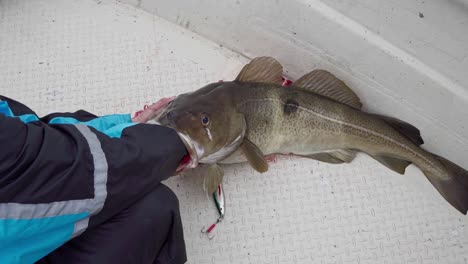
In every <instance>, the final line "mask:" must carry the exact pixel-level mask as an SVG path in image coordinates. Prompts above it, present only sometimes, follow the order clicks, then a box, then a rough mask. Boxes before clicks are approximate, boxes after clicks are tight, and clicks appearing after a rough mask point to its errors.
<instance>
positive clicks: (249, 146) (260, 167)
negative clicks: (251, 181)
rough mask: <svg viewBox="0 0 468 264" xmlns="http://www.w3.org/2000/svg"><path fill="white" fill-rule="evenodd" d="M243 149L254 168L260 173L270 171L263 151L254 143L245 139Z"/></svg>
mask: <svg viewBox="0 0 468 264" xmlns="http://www.w3.org/2000/svg"><path fill="white" fill-rule="evenodd" d="M241 149H242V152H244V155H245V157H246V158H247V161H248V162H249V164H250V166H252V168H254V169H255V170H256V171H258V172H260V173H263V172H266V171H268V162H267V161H266V159H265V157H264V155H263V153H262V151H261V150H260V149H259V148H258V147H257V146H256V145H255V144H254V143H252V142H251V141H250V140H248V139H247V138H245V139H244V142H243V143H242V145H241Z"/></svg>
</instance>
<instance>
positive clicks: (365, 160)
mask: <svg viewBox="0 0 468 264" xmlns="http://www.w3.org/2000/svg"><path fill="white" fill-rule="evenodd" d="M265 55H268V54H265ZM245 62H246V59H245V58H242V57H241V56H239V55H237V54H235V53H231V52H230V51H228V50H225V49H224V48H223V47H221V46H220V45H218V44H216V43H212V42H209V41H207V40H205V39H203V38H201V37H199V36H197V35H194V34H193V33H190V32H188V31H186V30H185V29H183V28H181V27H179V26H176V25H172V24H170V23H168V22H165V21H163V20H161V19H159V18H155V17H153V16H151V15H149V14H147V13H145V12H143V11H139V10H136V9H134V8H131V7H129V6H126V5H123V4H120V3H116V2H112V1H88V0H85V1H71V0H67V1H62V0H60V1H59V0H55V1H54V0H47V1H46V0H44V1H26V0H24V1H4V0H0V94H3V95H6V96H9V97H12V98H14V99H17V100H19V101H22V102H23V103H25V104H27V105H28V106H30V107H31V108H33V109H34V110H36V111H37V112H38V113H39V114H40V115H43V114H47V113H49V112H52V111H75V110H77V109H85V110H88V111H90V112H94V113H97V114H109V113H117V112H118V113H122V112H129V111H130V112H134V111H136V110H139V109H140V108H141V107H142V106H143V105H144V104H147V103H151V102H154V101H157V100H158V99H160V98H161V97H165V96H171V95H176V94H179V93H182V92H185V91H189V90H192V89H197V88H199V87H201V86H203V85H205V84H207V83H209V82H213V81H218V80H220V79H229V78H234V77H235V75H236V74H237V71H238V69H239V68H240V67H241V66H242V65H243V64H244V63H245ZM462 165H463V164H462ZM225 179H226V181H225V192H226V199H227V204H226V206H227V213H226V218H225V222H223V223H222V224H221V225H219V226H218V227H217V228H216V229H215V233H216V237H215V238H214V239H213V240H211V241H210V240H208V239H207V238H206V237H205V236H204V235H202V234H201V233H200V229H201V228H202V226H204V225H208V224H211V223H212V221H214V219H215V216H216V212H215V208H214V205H213V203H212V202H211V201H209V200H207V199H206V198H205V196H204V195H203V193H202V189H201V185H200V183H201V179H200V178H194V177H184V178H181V177H177V178H175V179H171V180H170V181H168V182H167V184H168V185H169V186H171V188H172V189H173V190H174V191H175V192H176V193H177V195H178V197H179V199H180V204H181V210H182V217H183V223H184V229H185V237H186V244H187V249H188V257H189V263H197V264H198V263H200V264H204V263H233V264H234V263H235V264H241V263H272V264H273V263H275V264H278V263H457V264H458V263H467V262H468V261H467V259H468V228H467V224H468V219H467V217H466V216H462V215H461V214H459V213H458V212H457V211H455V210H454V209H452V207H451V206H449V205H448V204H447V203H446V202H445V201H444V200H443V199H442V198H441V197H440V195H439V194H438V193H437V192H436V191H435V189H434V188H433V187H432V186H431V185H430V184H429V183H428V181H427V180H426V179H425V177H424V176H423V175H422V173H421V172H420V171H419V170H417V169H416V168H415V167H410V168H409V169H408V172H407V174H406V175H405V176H401V175H398V174H396V173H393V172H391V171H389V170H388V169H386V168H384V167H383V166H381V165H380V164H378V163H377V162H375V161H373V160H372V159H370V158H369V157H367V156H365V155H360V156H359V157H358V158H357V159H356V160H355V162H353V163H352V164H351V165H335V166H333V165H327V164H324V163H319V162H317V161H313V160H306V159H289V158H288V159H282V160H279V162H278V163H276V164H273V165H272V166H271V169H270V171H269V172H268V173H265V174H258V173H255V172H253V171H252V170H251V169H250V168H249V167H248V166H237V165H236V166H228V167H226V177H225Z"/></svg>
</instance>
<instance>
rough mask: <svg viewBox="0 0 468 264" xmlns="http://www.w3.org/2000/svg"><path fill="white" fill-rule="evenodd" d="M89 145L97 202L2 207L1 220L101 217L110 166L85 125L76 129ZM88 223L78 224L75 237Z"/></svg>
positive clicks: (92, 134) (84, 220)
mask: <svg viewBox="0 0 468 264" xmlns="http://www.w3.org/2000/svg"><path fill="white" fill-rule="evenodd" d="M75 127H76V128H77V129H78V130H79V131H80V132H81V134H82V135H83V137H84V138H85V139H86V141H87V142H88V145H89V149H90V152H91V155H92V157H93V162H94V198H92V199H83V200H71V201H61V202H52V203H43V204H20V203H3V204H0V219H32V218H44V217H52V216H59V215H70V214H79V213H84V212H87V213H89V214H90V215H95V214H97V213H99V212H100V211H101V209H102V207H103V206H104V202H105V201H106V197H107V186H106V185H107V170H108V164H107V160H106V157H105V154H104V151H103V150H102V147H101V142H100V141H99V139H98V138H97V136H96V135H95V134H94V133H93V132H92V131H91V130H90V129H89V128H88V127H87V126H86V125H75ZM88 222H89V219H88V218H86V219H82V220H81V221H78V222H77V223H75V229H74V233H73V236H76V235H79V234H81V233H82V232H83V231H84V230H86V228H87V226H88Z"/></svg>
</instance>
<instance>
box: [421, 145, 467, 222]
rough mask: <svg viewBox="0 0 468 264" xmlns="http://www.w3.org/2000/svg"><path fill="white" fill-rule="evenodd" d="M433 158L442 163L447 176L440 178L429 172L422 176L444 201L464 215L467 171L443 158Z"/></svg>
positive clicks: (465, 209) (465, 211)
mask: <svg viewBox="0 0 468 264" xmlns="http://www.w3.org/2000/svg"><path fill="white" fill-rule="evenodd" d="M433 155H434V154H433ZM434 157H435V158H436V159H438V160H439V161H440V163H442V165H443V166H444V167H445V169H446V171H447V172H448V175H447V176H446V177H445V178H442V177H440V176H441V175H434V174H432V173H429V172H424V174H425V175H426V177H427V178H428V179H429V181H430V182H431V183H432V185H434V187H435V188H436V189H437V191H439V193H440V194H441V195H442V196H443V197H444V198H445V200H447V201H448V202H449V203H450V204H451V205H452V206H453V207H455V208H456V209H457V210H458V211H460V212H461V213H462V214H465V215H466V213H467V211H468V171H466V170H464V169H463V168H461V167H460V166H458V165H456V164H455V163H453V162H451V161H449V160H447V159H445V158H442V157H439V156H437V155H434Z"/></svg>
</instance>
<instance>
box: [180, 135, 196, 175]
mask: <svg viewBox="0 0 468 264" xmlns="http://www.w3.org/2000/svg"><path fill="white" fill-rule="evenodd" d="M176 132H177V131H176ZM177 134H178V135H179V137H180V139H181V140H182V142H183V143H184V145H185V148H186V149H187V152H188V154H187V155H185V156H184V157H183V158H182V160H181V162H180V163H179V166H178V167H177V169H176V174H179V173H181V172H182V171H185V170H187V169H193V168H195V167H197V166H198V162H199V155H198V152H197V147H196V143H195V141H194V140H192V139H191V138H190V137H189V136H188V135H186V134H184V133H181V132H177Z"/></svg>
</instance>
